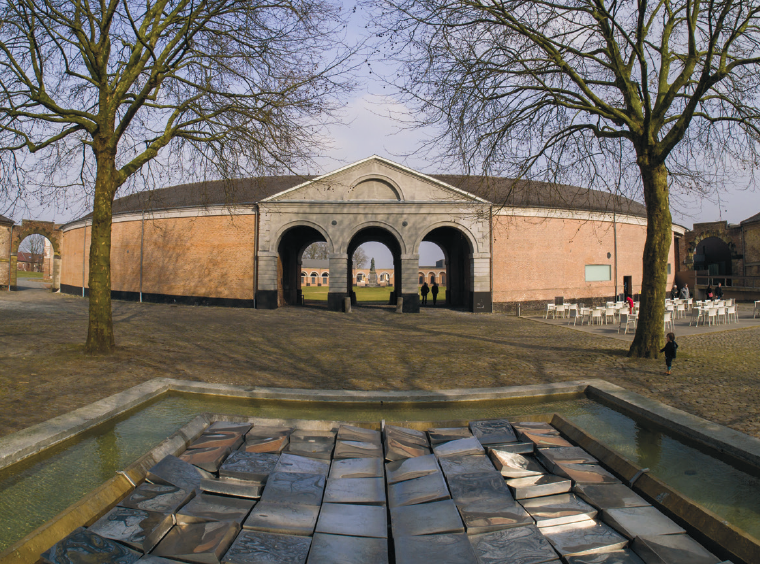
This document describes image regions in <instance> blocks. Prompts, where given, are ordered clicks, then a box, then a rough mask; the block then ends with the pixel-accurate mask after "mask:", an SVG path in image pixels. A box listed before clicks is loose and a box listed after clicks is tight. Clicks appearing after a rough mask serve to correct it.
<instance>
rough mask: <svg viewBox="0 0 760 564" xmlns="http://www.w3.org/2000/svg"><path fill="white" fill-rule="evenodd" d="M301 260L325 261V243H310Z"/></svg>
mask: <svg viewBox="0 0 760 564" xmlns="http://www.w3.org/2000/svg"><path fill="white" fill-rule="evenodd" d="M302 258H305V259H312V260H326V259H327V243H324V242H322V243H312V244H311V245H309V246H308V247H306V250H305V251H304V252H303V256H302Z"/></svg>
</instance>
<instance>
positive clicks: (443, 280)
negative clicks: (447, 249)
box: [441, 274, 446, 286]
mask: <svg viewBox="0 0 760 564" xmlns="http://www.w3.org/2000/svg"><path fill="white" fill-rule="evenodd" d="M441 284H442V285H444V286H445V285H446V275H445V274H441Z"/></svg>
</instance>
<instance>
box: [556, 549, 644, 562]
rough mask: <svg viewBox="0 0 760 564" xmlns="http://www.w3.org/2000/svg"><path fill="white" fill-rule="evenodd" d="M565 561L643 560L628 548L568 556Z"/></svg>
mask: <svg viewBox="0 0 760 564" xmlns="http://www.w3.org/2000/svg"><path fill="white" fill-rule="evenodd" d="M565 561H566V562H567V564H644V561H643V560H642V559H641V558H639V557H638V556H636V553H635V552H633V551H632V550H631V549H630V548H624V549H623V550H613V551H612V552H602V553H599V554H581V555H579V556H568V557H567V558H566V559H565Z"/></svg>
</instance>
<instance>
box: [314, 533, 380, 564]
mask: <svg viewBox="0 0 760 564" xmlns="http://www.w3.org/2000/svg"><path fill="white" fill-rule="evenodd" d="M357 563H361V564H388V541H387V540H386V539H378V538H370V537H350V536H344V535H328V534H325V533H316V534H315V535H314V539H313V540H312V541H311V550H310V551H309V560H308V561H307V564H357Z"/></svg>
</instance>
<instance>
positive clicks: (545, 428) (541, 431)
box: [512, 421, 559, 435]
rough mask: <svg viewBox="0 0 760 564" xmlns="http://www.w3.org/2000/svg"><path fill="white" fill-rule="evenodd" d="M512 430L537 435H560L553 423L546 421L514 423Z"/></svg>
mask: <svg viewBox="0 0 760 564" xmlns="http://www.w3.org/2000/svg"><path fill="white" fill-rule="evenodd" d="M512 428H513V429H514V430H515V431H516V432H517V433H518V434H521V433H535V434H537V435H559V431H557V429H555V428H554V427H553V426H552V424H551V423H546V422H544V421H519V422H517V423H512Z"/></svg>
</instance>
